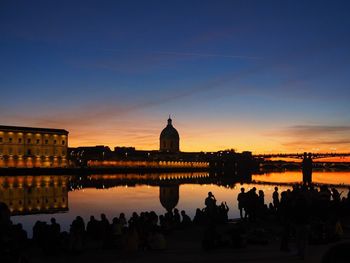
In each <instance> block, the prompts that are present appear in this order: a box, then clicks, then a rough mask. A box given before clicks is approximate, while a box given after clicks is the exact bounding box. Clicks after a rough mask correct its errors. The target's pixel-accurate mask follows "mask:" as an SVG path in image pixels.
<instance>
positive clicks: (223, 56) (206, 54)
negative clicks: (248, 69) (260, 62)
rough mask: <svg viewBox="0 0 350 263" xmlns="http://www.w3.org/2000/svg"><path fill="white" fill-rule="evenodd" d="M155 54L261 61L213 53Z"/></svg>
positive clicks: (160, 52)
mask: <svg viewBox="0 0 350 263" xmlns="http://www.w3.org/2000/svg"><path fill="white" fill-rule="evenodd" d="M153 53H155V54H164V55H174V56H191V57H205V58H210V57H213V58H232V59H261V57H255V56H244V55H224V54H212V53H193V52H173V51H153Z"/></svg>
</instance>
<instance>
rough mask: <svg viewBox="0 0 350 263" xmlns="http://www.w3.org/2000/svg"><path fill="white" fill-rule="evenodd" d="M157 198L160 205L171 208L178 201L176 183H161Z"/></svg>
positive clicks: (167, 208)
mask: <svg viewBox="0 0 350 263" xmlns="http://www.w3.org/2000/svg"><path fill="white" fill-rule="evenodd" d="M159 200H160V203H161V204H162V206H163V207H164V208H165V209H166V210H167V211H171V210H173V209H174V208H175V207H176V205H177V203H178V202H179V186H178V185H162V186H160V187H159Z"/></svg>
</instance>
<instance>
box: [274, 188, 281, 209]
mask: <svg viewBox="0 0 350 263" xmlns="http://www.w3.org/2000/svg"><path fill="white" fill-rule="evenodd" d="M272 200H273V207H274V209H275V210H277V209H278V206H279V204H280V200H279V193H278V187H277V186H276V187H275V191H274V192H273V194H272Z"/></svg>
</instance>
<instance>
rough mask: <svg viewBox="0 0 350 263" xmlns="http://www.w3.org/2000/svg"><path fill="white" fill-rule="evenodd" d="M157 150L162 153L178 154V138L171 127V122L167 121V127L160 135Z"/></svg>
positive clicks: (175, 131)
mask: <svg viewBox="0 0 350 263" xmlns="http://www.w3.org/2000/svg"><path fill="white" fill-rule="evenodd" d="M159 141H160V145H159V150H160V151H164V152H178V151H179V150H180V146H179V145H180V136H179V133H178V132H177V130H176V129H175V128H174V126H173V125H172V120H171V119H170V116H169V119H168V125H167V126H166V127H165V128H164V129H163V130H162V132H161V133H160V138H159Z"/></svg>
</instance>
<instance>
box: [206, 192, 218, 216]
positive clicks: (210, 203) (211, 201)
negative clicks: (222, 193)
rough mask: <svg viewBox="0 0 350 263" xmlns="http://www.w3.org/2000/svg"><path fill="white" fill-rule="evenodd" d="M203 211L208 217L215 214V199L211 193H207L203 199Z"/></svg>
mask: <svg viewBox="0 0 350 263" xmlns="http://www.w3.org/2000/svg"><path fill="white" fill-rule="evenodd" d="M204 203H205V210H206V212H207V213H208V215H209V217H213V216H214V214H215V212H216V199H215V196H214V195H213V193H212V192H209V193H208V197H207V198H205V202H204Z"/></svg>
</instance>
